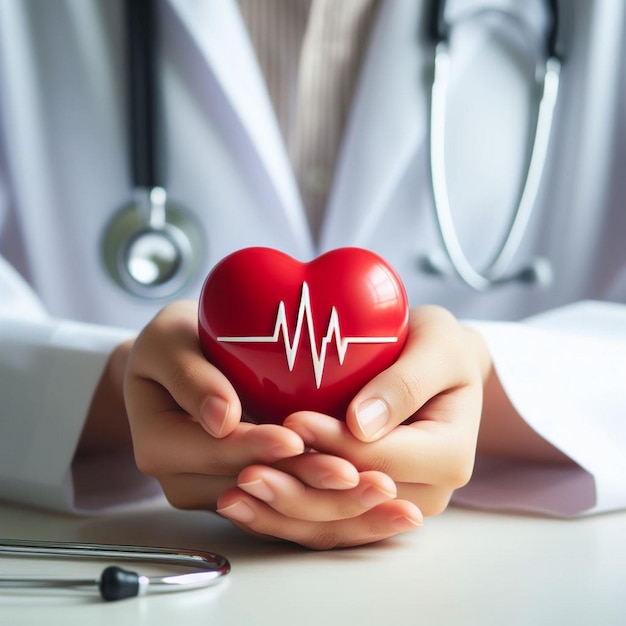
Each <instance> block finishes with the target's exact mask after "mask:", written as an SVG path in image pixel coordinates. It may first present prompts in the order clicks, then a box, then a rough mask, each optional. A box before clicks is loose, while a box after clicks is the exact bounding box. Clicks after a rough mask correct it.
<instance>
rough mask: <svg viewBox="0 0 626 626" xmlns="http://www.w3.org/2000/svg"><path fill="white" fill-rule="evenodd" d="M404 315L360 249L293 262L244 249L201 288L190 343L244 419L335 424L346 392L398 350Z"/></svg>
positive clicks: (397, 288)
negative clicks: (307, 416) (228, 386)
mask: <svg viewBox="0 0 626 626" xmlns="http://www.w3.org/2000/svg"><path fill="white" fill-rule="evenodd" d="M408 317H409V306H408V300H407V296H406V292H405V290H404V287H403V285H402V282H401V280H400V278H399V277H398V275H397V274H396V272H395V271H394V270H393V269H392V268H391V267H390V266H389V265H388V264H387V263H386V262H385V261H384V260H383V259H381V258H380V257H379V256H377V255H376V254H374V253H372V252H369V251H368V250H364V249H361V248H340V249H337V250H332V251H331V252H327V253H326V254H323V255H322V256H320V257H318V258H317V259H314V260H313V261H311V262H309V263H300V262H299V261H297V260H296V259H294V258H292V257H290V256H288V255H286V254H284V253H282V252H279V251H278V250H273V249H270V248H245V249H243V250H240V251H238V252H234V253H233V254H231V255H229V256H227V257H226V258H224V259H223V260H222V261H220V262H219V263H218V264H217V265H216V266H215V267H214V268H213V270H212V271H211V273H210V274H209V275H208V277H207V278H206V280H205V282H204V286H203V288H202V293H201V295H200V307H199V334H200V345H201V347H202V350H203V352H204V354H205V355H206V357H207V359H208V360H209V361H210V362H211V363H213V364H214V365H215V366H216V367H217V368H218V369H220V370H221V371H222V372H223V373H224V374H225V375H226V376H227V378H228V379H229V380H230V382H231V383H232V384H233V386H234V388H235V390H236V391H237V393H238V394H239V397H240V399H241V402H242V405H243V409H244V414H245V415H246V417H247V418H249V419H251V420H253V421H255V422H262V423H276V424H280V423H282V421H283V420H284V419H285V417H287V415H289V414H290V413H293V412H294V411H298V410H305V409H306V410H312V411H319V412H322V413H326V414H328V415H332V416H334V417H336V418H339V419H343V418H344V416H345V412H346V409H347V406H348V404H349V403H350V401H351V399H352V398H353V397H354V395H355V394H356V392H357V391H359V389H361V387H363V385H364V384H365V383H367V382H368V381H369V380H371V379H372V378H373V377H374V376H375V375H376V374H378V373H380V372H381V371H382V370H384V369H386V368H387V367H389V366H390V365H391V364H392V363H393V362H394V361H395V360H396V358H397V357H398V355H399V354H400V352H401V351H402V348H403V346H404V343H405V341H406V336H407V332H408Z"/></svg>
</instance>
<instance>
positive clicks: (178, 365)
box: [124, 302, 304, 510]
mask: <svg viewBox="0 0 626 626" xmlns="http://www.w3.org/2000/svg"><path fill="white" fill-rule="evenodd" d="M196 320H197V305H196V304H195V303H192V302H176V303H174V304H171V305H168V306H167V307H165V308H164V309H163V310H162V311H161V312H160V313H159V314H158V315H157V316H156V317H155V318H154V320H152V322H150V323H149V324H148V325H147V326H146V327H145V329H144V330H143V331H142V332H141V334H140V335H139V336H138V338H137V340H136V341H135V343H134V346H133V348H132V351H131V353H130V357H129V359H128V366H127V369H126V376H125V383H124V396H125V402H126V408H127V412H128V419H129V423H130V427H131V434H132V440H133V447H134V453H135V460H136V463H137V466H138V467H139V469H140V470H141V471H142V472H144V473H145V474H147V475H150V476H153V477H155V478H157V479H158V480H159V482H160V483H161V486H162V488H163V491H164V493H165V495H166V497H167V498H168V500H169V501H170V502H171V503H172V504H173V505H174V506H176V507H179V508H201V509H210V510H214V509H215V507H216V503H217V499H218V496H219V495H220V494H221V493H222V492H223V491H224V490H225V489H227V488H229V487H231V486H233V485H235V484H236V482H237V475H238V474H239V473H240V472H241V471H242V470H243V469H244V468H246V467H248V466H249V465H252V464H258V463H260V464H271V463H274V462H276V461H279V460H282V459H285V458H289V457H292V456H295V455H298V454H301V453H302V452H303V451H304V444H303V442H302V439H301V437H300V436H299V435H298V434H297V433H295V432H294V431H292V430H290V429H287V428H284V427H282V426H276V425H260V426H255V425H252V424H249V423H246V422H243V421H242V420H241V404H240V401H239V398H238V396H237V394H236V392H235V390H234V389H233V387H232V385H231V384H230V383H229V382H228V380H227V379H226V377H225V376H224V375H223V374H222V373H221V372H220V371H219V370H218V369H216V368H215V367H214V366H213V365H211V364H210V363H209V362H208V361H207V360H206V358H205V357H204V355H203V354H202V352H201V350H200V348H199V344H198V331H197V321H196Z"/></svg>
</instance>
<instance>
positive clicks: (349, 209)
mask: <svg viewBox="0 0 626 626" xmlns="http://www.w3.org/2000/svg"><path fill="white" fill-rule="evenodd" d="M424 17H425V11H424V6H423V3H421V2H416V1H415V0H388V1H383V2H381V6H380V7H379V13H378V15H377V18H376V21H375V23H374V26H373V31H372V36H371V39H370V44H369V47H368V50H367V53H366V55H365V59H364V63H363V68H362V72H361V79H360V81H359V85H358V87H357V91H356V94H355V99H354V102H353V105H352V110H351V115H350V123H349V125H348V127H347V129H346V135H345V139H344V142H343V146H342V149H341V153H340V157H339V164H338V169H337V173H336V176H335V180H334V181H333V188H332V190H331V195H330V200H329V206H328V212H327V215H326V221H325V223H324V225H323V227H322V233H321V239H320V247H321V248H322V249H331V248H333V247H337V246H339V245H346V244H350V245H365V244H366V242H367V241H368V240H369V239H370V236H371V234H372V232H373V230H374V229H375V228H376V225H377V223H378V221H379V220H380V218H381V216H382V215H383V213H384V211H385V208H386V206H387V204H388V202H389V201H390V198H391V195H392V193H393V191H394V189H395V188H396V186H397V185H398V183H399V181H400V179H401V177H402V175H403V174H404V173H405V172H406V169H407V167H408V166H409V165H410V164H411V162H412V161H413V160H414V157H415V154H416V151H417V149H418V147H419V145H420V143H421V142H423V139H424V137H425V133H426V122H427V119H428V117H427V106H428V104H427V103H428V101H427V99H426V97H425V93H426V91H425V89H424V85H425V83H424V80H425V71H424V70H425V68H427V67H428V66H427V65H426V63H432V50H431V49H429V44H428V43H427V42H426V39H425V25H424V21H423V20H424ZM416 201H417V200H416Z"/></svg>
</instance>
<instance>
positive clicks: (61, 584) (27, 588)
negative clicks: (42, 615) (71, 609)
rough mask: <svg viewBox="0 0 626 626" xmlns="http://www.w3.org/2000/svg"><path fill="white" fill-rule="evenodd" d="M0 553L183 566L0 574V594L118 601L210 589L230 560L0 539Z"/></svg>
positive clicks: (185, 552)
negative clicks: (155, 572) (89, 573)
mask: <svg viewBox="0 0 626 626" xmlns="http://www.w3.org/2000/svg"><path fill="white" fill-rule="evenodd" d="M0 556H29V557H53V558H83V559H85V558H86V559H107V560H110V561H112V562H113V561H115V562H117V561H136V562H138V561H141V562H144V563H154V564H164V565H173V566H184V567H185V568H191V571H188V572H185V573H177V574H168V575H165V576H144V575H141V574H138V573H137V572H133V571H129V570H127V569H123V568H121V567H119V566H118V565H109V566H108V567H106V568H105V569H104V570H103V571H102V573H101V575H100V577H99V578H59V577H50V578H44V577H35V576H19V577H0V592H2V591H3V590H6V591H9V592H13V591H20V592H32V593H37V594H42V593H54V592H64V591H65V592H67V591H71V592H85V593H89V594H95V593H97V594H99V595H100V597H101V598H102V599H103V600H106V601H113V600H123V599H125V598H133V597H136V596H142V595H145V594H152V593H165V592H170V591H188V590H192V589H200V588H204V587H210V586H212V585H214V584H216V583H217V582H219V581H220V580H222V578H223V577H224V576H226V574H228V572H229V571H230V563H229V562H228V560H227V559H226V558H224V557H223V556H221V555H220V554H216V553H215V552H202V551H191V550H179V549H174V548H148V547H140V546H120V545H108V544H95V543H93V544H92V543H55V542H49V541H22V540H18V539H13V540H11V539H0Z"/></svg>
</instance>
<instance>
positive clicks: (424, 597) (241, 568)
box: [0, 504, 626, 626]
mask: <svg viewBox="0 0 626 626" xmlns="http://www.w3.org/2000/svg"><path fill="white" fill-rule="evenodd" d="M0 536H2V537H10V538H23V539H35V538H36V539H50V540H57V541H87V542H104V543H121V544H144V545H152V546H159V545H166V546H175V547H180V548H183V547H185V548H195V549H204V550H213V551H217V552H220V553H222V554H224V555H225V556H227V557H228V559H229V560H230V562H231V565H232V571H231V573H230V574H229V576H228V577H227V578H226V579H225V580H224V582H222V583H220V584H219V585H217V586H215V587H212V588H208V589H202V590H198V591H188V592H181V593H175V594H167V595H159V596H144V597H142V598H135V599H131V600H124V601H120V602H115V603H103V602H100V601H99V600H98V599H93V598H86V597H85V596H76V595H63V596H58V595H57V596H32V595H16V594H9V593H6V592H5V593H0V624H1V625H2V626H4V625H11V626H13V625H18V626H22V625H27V624H44V625H56V624H63V625H72V624H81V625H86V626H97V625H99V624H106V626H125V625H127V624H133V625H141V624H150V625H151V626H160V625H162V624H163V625H165V624H168V625H171V624H173V625H175V626H187V625H191V624H235V625H240V624H241V625H248V624H252V625H256V624H272V625H273V626H279V625H281V624H289V625H290V626H303V625H306V624H322V625H325V626H329V625H334V624H341V625H342V626H343V625H350V624H358V625H367V624H376V625H377V626H380V625H385V624H389V625H396V624H397V625H404V624H407V625H408V624H411V625H420V626H423V625H430V624H436V625H447V624H462V625H464V626H465V625H472V624H486V625H498V626H499V625H506V626H511V625H517V624H523V625H532V626H536V625H538V624H550V625H551V626H561V625H570V624H571V625H578V624H581V625H582V624H585V625H586V624H590V625H594V626H606V625H613V624H615V625H620V626H624V625H626V513H618V514H609V515H604V516H597V517H591V518H585V519H579V520H574V521H564V520H553V519H542V518H537V517H525V516H514V515H500V514H494V513H482V512H476V511H467V510H461V509H455V508H451V509H449V510H448V511H447V512H445V513H444V514H443V515H441V516H439V517H437V518H430V519H427V520H426V524H425V526H424V527H423V528H421V529H419V530H417V531H415V532H412V533H410V534H407V535H404V536H402V537H400V538H396V539H394V540H391V541H387V542H384V543H381V544H377V545H374V546H370V547H361V548H356V549H350V550H337V551H330V552H323V553H318V552H310V551H306V550H303V549H300V548H298V547H295V546H291V545H285V544H269V543H263V542H261V541H260V540H257V539H253V538H251V537H247V536H246V535H244V534H243V533H241V532H239V531H238V530H236V529H235V528H233V527H232V526H231V525H230V524H228V523H227V522H225V521H224V520H221V519H219V518H218V517H217V516H215V515H212V514H209V513H201V512H182V511H174V510H172V509H170V508H168V507H166V506H159V507H155V508H152V509H144V510H141V511H134V512H132V513H125V514H119V515H114V516H107V517H95V518H73V517H68V516H63V515H55V514H50V513H43V512H40V511H34V510H30V509H23V508H18V507H13V506H10V505H1V504H0ZM102 566H103V564H102V563H93V562H91V561H89V562H80V563H76V562H68V561H58V560H49V559H26V558H3V559H0V576H3V575H4V576H6V575H26V574H35V573H36V574H38V575H69V576H75V575H87V576H94V577H97V576H98V575H99V572H100V571H101V569H102ZM133 567H134V566H133ZM136 569H137V570H140V571H141V572H142V573H147V574H160V573H164V572H166V571H167V569H163V568H161V569H159V568H158V567H157V566H155V565H149V566H147V567H146V566H136Z"/></svg>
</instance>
